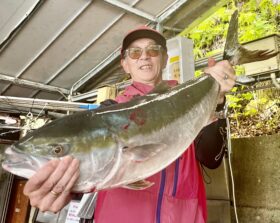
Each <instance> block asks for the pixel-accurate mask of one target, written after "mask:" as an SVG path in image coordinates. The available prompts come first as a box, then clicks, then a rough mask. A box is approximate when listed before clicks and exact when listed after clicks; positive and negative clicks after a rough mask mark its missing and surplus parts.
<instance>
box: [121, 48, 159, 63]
mask: <svg viewBox="0 0 280 223" xmlns="http://www.w3.org/2000/svg"><path fill="white" fill-rule="evenodd" d="M161 48H162V47H161V45H149V46H147V47H145V48H140V47H131V48H128V49H127V50H125V55H128V56H129V57H130V58H131V59H133V60H137V59H139V58H140V57H141V55H142V53H143V50H145V52H146V54H147V55H148V56H150V57H157V56H158V55H159V53H160V50H161Z"/></svg>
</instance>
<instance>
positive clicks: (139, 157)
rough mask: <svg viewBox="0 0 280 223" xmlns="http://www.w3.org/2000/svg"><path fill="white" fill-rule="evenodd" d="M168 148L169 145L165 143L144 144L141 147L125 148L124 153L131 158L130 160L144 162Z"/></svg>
mask: <svg viewBox="0 0 280 223" xmlns="http://www.w3.org/2000/svg"><path fill="white" fill-rule="evenodd" d="M166 147H167V145H166V144H163V143H154V144H144V145H141V146H134V147H124V148H123V152H124V153H125V154H127V155H128V156H129V158H130V160H133V161H135V162H144V161H145V160H148V159H150V158H151V157H153V156H155V155H156V154H158V153H159V152H160V151H161V150H162V149H163V148H166Z"/></svg>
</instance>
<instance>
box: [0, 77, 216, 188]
mask: <svg viewBox="0 0 280 223" xmlns="http://www.w3.org/2000/svg"><path fill="white" fill-rule="evenodd" d="M218 91H219V85H218V83H217V82H216V81H215V80H214V79H213V78H211V77H208V76H204V77H201V78H199V79H197V80H192V81H189V82H186V83H184V84H181V85H178V86H176V87H174V88H172V89H167V87H166V86H165V85H164V84H160V86H159V87H157V88H156V89H155V91H153V92H152V93H151V94H149V95H147V96H144V97H139V98H136V99H134V100H132V101H130V102H128V103H123V104H117V105H114V106H110V107H107V108H101V109H97V110H92V111H85V112H79V113H75V114H73V115H69V116H66V117H63V118H60V119H57V120H55V121H53V122H51V123H49V124H47V125H45V126H43V127H42V128H40V129H37V130H35V131H33V132H32V133H31V134H29V135H27V136H25V137H24V138H22V139H21V140H20V141H18V142H17V143H16V144H14V145H12V146H11V147H9V148H8V149H7V150H6V156H7V157H6V160H5V161H4V162H3V164H2V166H3V168H4V169H6V170H7V171H10V172H11V173H13V174H16V175H19V176H22V177H25V178H29V177H31V176H32V175H33V174H34V173H35V171H36V170H38V168H40V167H41V166H42V165H43V164H44V163H46V162H47V161H48V160H50V159H54V158H61V157H64V156H65V155H68V154H71V155H72V156H74V157H76V158H78V159H79V160H80V172H81V173H80V178H79V180H78V181H77V182H76V184H75V186H74V189H73V190H74V191H77V192H78V191H79V192H89V191H93V190H101V189H105V188H113V187H121V186H123V187H128V188H133V189H141V188H145V187H148V186H150V185H151V184H152V182H147V181H141V180H143V179H146V178H147V177H149V176H151V175H153V174H155V173H156V172H158V171H160V170H162V169H163V168H165V167H166V166H168V165H169V164H170V163H172V162H173V161H174V160H176V159H177V158H178V157H179V156H180V155H181V154H182V153H183V152H184V151H185V150H186V149H187V147H188V146H189V145H190V144H191V143H192V142H193V140H194V139H195V137H196V136H197V134H198V133H199V131H200V130H201V129H202V128H203V126H205V125H206V124H207V122H208V120H209V118H210V116H211V114H212V112H213V111H214V110H215V107H216V104H217V97H218ZM135 182H136V183H135Z"/></svg>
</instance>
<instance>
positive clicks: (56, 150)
mask: <svg viewBox="0 0 280 223" xmlns="http://www.w3.org/2000/svg"><path fill="white" fill-rule="evenodd" d="M51 152H52V155H55V156H61V155H63V153H64V150H63V146H62V145H53V148H52V151H51Z"/></svg>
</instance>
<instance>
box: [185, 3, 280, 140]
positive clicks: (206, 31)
mask: <svg viewBox="0 0 280 223" xmlns="http://www.w3.org/2000/svg"><path fill="white" fill-rule="evenodd" d="M236 8H238V10H239V28H238V29H239V30H238V32H239V33H238V34H239V41H240V42H241V43H243V42H248V41H251V40H255V39H259V38H262V37H265V36H268V35H271V34H275V33H276V34H280V33H279V32H280V4H279V2H278V1H274V0H238V1H233V0H231V1H229V3H228V4H227V5H226V6H225V7H222V8H220V9H219V10H218V11H216V12H215V13H214V14H213V15H212V16H211V17H209V18H208V19H206V20H205V21H203V22H202V23H201V24H199V25H198V26H197V27H195V28H194V29H192V30H191V31H189V30H186V31H183V32H182V33H181V35H183V36H186V37H188V38H190V39H192V40H193V42H194V54H195V58H196V59H199V58H201V57H205V56H211V55H213V54H215V53H218V52H222V50H223V46H224V43H225V39H226V36H227V35H230V33H227V29H228V24H229V20H230V18H231V15H232V13H233V12H234V11H235V10H236ZM235 69H236V73H237V75H240V74H244V69H243V68H242V66H238V67H236V68H235ZM196 73H197V74H199V73H201V71H197V72H196ZM267 84H270V83H260V84H258V85H262V86H264V85H267ZM242 90H244V87H241V88H234V89H233V92H232V95H228V96H227V100H228V101H229V115H230V121H231V132H232V136H233V137H244V136H258V135H267V134H275V133H279V132H280V121H279V120H280V100H279V96H280V92H279V90H276V89H273V90H272V89H268V90H262V91H249V92H246V93H238V92H240V91H242Z"/></svg>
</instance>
